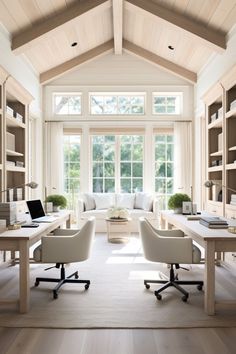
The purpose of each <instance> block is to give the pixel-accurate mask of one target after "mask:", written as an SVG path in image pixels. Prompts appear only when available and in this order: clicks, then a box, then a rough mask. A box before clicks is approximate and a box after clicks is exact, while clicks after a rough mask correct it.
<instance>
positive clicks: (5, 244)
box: [0, 210, 71, 313]
mask: <svg viewBox="0 0 236 354" xmlns="http://www.w3.org/2000/svg"><path fill="white" fill-rule="evenodd" d="M56 214H57V215H58V217H57V219H56V220H55V221H53V222H52V223H40V224H39V227H37V228H21V229H19V230H11V231H5V232H3V233H1V234H0V249H1V250H3V251H19V299H17V300H15V301H9V300H0V303H1V304H2V303H9V302H11V303H13V302H15V303H18V304H19V311H20V312H21V313H25V312H28V311H29V305H30V280H29V267H30V259H29V249H30V247H31V246H32V245H33V244H35V243H36V242H37V241H39V240H40V239H41V237H42V236H44V235H46V234H48V233H49V232H51V231H53V230H55V229H56V228H58V227H60V226H61V225H63V224H64V223H66V227H67V228H69V227H70V215H71V212H70V211H68V210H65V211H64V210H63V211H60V212H58V213H56Z"/></svg>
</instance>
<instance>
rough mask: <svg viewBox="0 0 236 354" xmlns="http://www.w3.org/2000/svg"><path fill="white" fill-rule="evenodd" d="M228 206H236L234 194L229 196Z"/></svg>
mask: <svg viewBox="0 0 236 354" xmlns="http://www.w3.org/2000/svg"><path fill="white" fill-rule="evenodd" d="M230 204H231V205H236V194H231V200H230Z"/></svg>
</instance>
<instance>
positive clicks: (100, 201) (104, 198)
mask: <svg viewBox="0 0 236 354" xmlns="http://www.w3.org/2000/svg"><path fill="white" fill-rule="evenodd" d="M94 200H95V205H96V209H108V208H111V207H112V206H114V195H113V194H112V193H95V194H94Z"/></svg>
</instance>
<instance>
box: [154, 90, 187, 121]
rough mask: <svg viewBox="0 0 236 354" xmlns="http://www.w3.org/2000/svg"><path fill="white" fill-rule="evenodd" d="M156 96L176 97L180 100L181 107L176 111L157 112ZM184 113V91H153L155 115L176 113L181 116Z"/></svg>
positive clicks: (175, 114)
mask: <svg viewBox="0 0 236 354" xmlns="http://www.w3.org/2000/svg"><path fill="white" fill-rule="evenodd" d="M155 97H165V99H167V98H168V97H176V98H177V99H178V100H179V105H178V106H179V107H178V111H175V112H171V113H168V112H160V113H159V112H155V109H154V107H155V104H154V99H155ZM165 107H166V106H165ZM182 113H183V93H182V92H152V114H153V115H158V116H163V115H167V116H170V115H174V116H179V115H181V114H182Z"/></svg>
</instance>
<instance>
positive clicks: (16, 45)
mask: <svg viewBox="0 0 236 354" xmlns="http://www.w3.org/2000/svg"><path fill="white" fill-rule="evenodd" d="M107 6H109V7H110V6H111V2H110V0H86V1H83V2H77V3H76V4H75V5H74V6H72V7H69V8H68V9H67V10H66V11H63V12H61V13H59V14H57V15H55V16H53V17H51V18H49V19H47V20H45V21H44V22H41V23H39V24H37V25H34V26H33V27H32V28H29V29H26V30H25V31H23V32H20V33H18V34H16V35H15V36H13V38H12V50H13V52H15V53H17V54H19V53H22V52H24V51H25V50H27V49H29V48H30V47H31V46H32V45H35V44H36V43H37V42H38V41H40V39H42V37H45V36H47V35H51V33H52V32H53V31H56V30H58V29H59V28H60V27H61V26H63V25H65V24H66V23H69V22H71V21H73V20H75V19H76V18H78V17H79V16H81V15H83V14H85V13H87V12H89V11H91V10H93V9H94V8H96V7H99V8H100V9H101V10H103V8H104V7H107Z"/></svg>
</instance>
